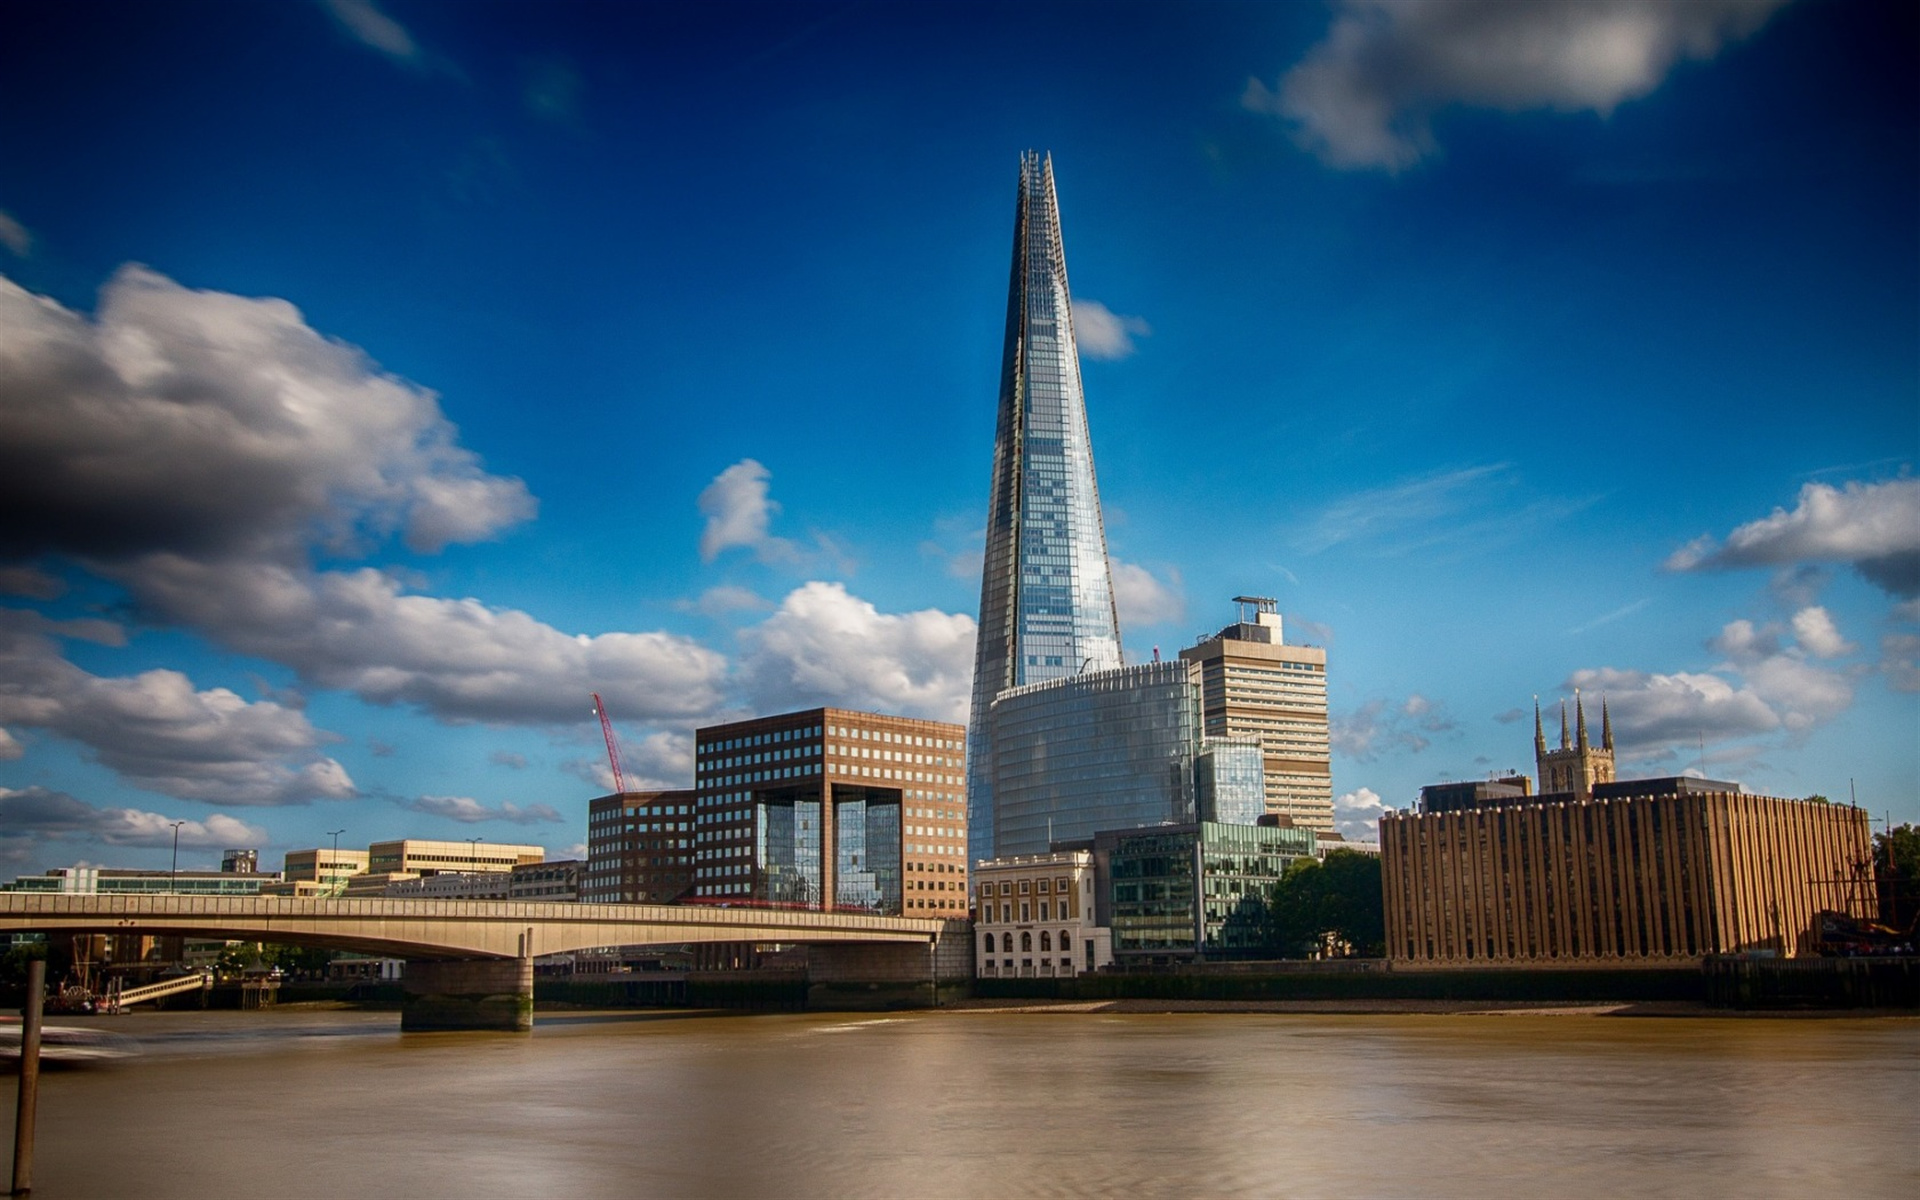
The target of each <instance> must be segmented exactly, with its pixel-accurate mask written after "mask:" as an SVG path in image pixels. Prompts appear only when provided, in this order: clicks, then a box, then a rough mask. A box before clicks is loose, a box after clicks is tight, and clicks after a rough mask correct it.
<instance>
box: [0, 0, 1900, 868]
mask: <svg viewBox="0 0 1920 1200" xmlns="http://www.w3.org/2000/svg"><path fill="white" fill-rule="evenodd" d="M5 20H6V24H7V36H6V37H4V38H0V214H4V215H3V216H0V276H3V277H4V279H3V280H0V422H4V429H0V456H4V459H3V461H0V480H4V481H5V482H0V489H4V493H0V494H4V503H3V504H0V512H4V514H5V515H4V519H3V523H0V589H3V590H4V593H5V595H4V599H0V657H4V659H5V660H6V664H5V669H4V670H0V729H4V731H5V733H4V736H3V737H0V789H4V793H3V794H0V871H5V872H16V871H25V870H38V869H40V868H43V867H47V866H53V865H62V864H68V863H73V862H80V861H86V862H96V863H110V864H125V865H143V864H144V865H164V863H165V862H166V859H167V855H168V849H167V848H168V847H169V846H170V845H171V841H170V839H171V834H172V831H171V827H170V824H169V823H170V822H172V821H176V820H185V821H188V822H189V824H188V825H186V826H183V827H182V845H183V849H182V863H183V865H190V864H192V865H199V864H207V863H210V862H212V861H213V859H214V858H215V857H216V856H217V853H218V850H219V848H220V847H221V846H224V845H258V846H260V847H262V848H263V849H264V850H265V852H266V858H267V859H268V861H269V862H272V863H275V864H277V863H278V860H279V854H280V853H281V852H282V851H284V850H285V849H287V848H291V847H299V846H311V845H315V844H319V843H321V842H322V841H324V840H325V831H327V830H330V829H336V828H342V827H344V828H345V829H346V830H347V831H348V832H347V833H346V834H344V835H343V836H342V839H341V840H342V843H343V844H364V843H365V842H366V841H369V840H373V839H376V838H381V837H392V836H402V835H414V836H440V837H456V838H458V837H469V836H484V837H488V838H493V839H500V840H514V841H522V840H526V841H536V842H540V843H543V844H545V845H547V846H549V847H550V848H551V849H552V850H553V851H555V852H556V853H560V852H565V851H567V850H568V849H569V848H571V847H574V846H576V845H577V844H578V843H579V842H581V841H582V840H583V838H584V825H585V811H586V801H587V799H588V798H589V797H591V796H592V795H595V794H597V793H598V792H599V791H600V790H602V788H603V787H604V775H605V768H604V765H603V757H602V754H601V750H600V746H599V742H598V731H597V728H596V726H595V724H594V721H593V718H592V714H591V711H590V703H589V701H588V698H587V697H588V693H589V692H590V691H593V690H598V691H600V692H601V693H603V694H604V695H605V696H606V697H607V702H608V706H609V708H610V709H611V711H612V712H613V714H614V716H615V717H616V719H617V720H618V724H619V730H620V734H621V738H622V742H623V749H624V753H625V756H626V760H627V766H628V771H629V774H630V775H632V776H635V777H637V778H639V779H641V780H643V781H652V782H656V783H661V784H679V783H684V782H685V781H686V780H687V779H688V777H689V775H690V769H691V755H690V750H691V740H690V731H691V729H692V728H693V727H694V726H695V725H697V724H699V723H702V722H704V721H707V720H710V719H715V718H723V717H728V716H737V715H741V714H747V713H756V712H768V711H778V710H780V709H784V708H788V707H799V706H803V705H814V704H821V703H831V704H841V705H848V706H854V707H865V708H875V709H880V710H883V711H896V712H906V713H912V714H916V715H926V716H935V717H944V718H948V719H954V720H960V719H963V716H964V706H965V703H966V696H967V693H968V674H969V672H970V670H971V664H972V645H973V616H974V610H975V608H976V606H977V604H978V586H979V580H978V556H979V552H980V538H981V534H980V530H981V525H982V522H983V519H984V518H983V512H984V507H985V499H986V488H987V481H988V472H989V468H990V463H991V449H992V435H993V428H992V426H993V418H994V402H995V387H996V383H997V375H998V367H999V355H1000V334H1001V323H1002V318H1003V313H1004V303H1005V287H1006V270H1007V256H1008V252H1009V248H1010V240H1011V233H1010V230H1011V218H1012V212H1013V199H1014V184H1015V178H1016V176H1015V167H1016V159H1017V155H1018V154H1019V152H1020V151H1022V150H1024V149H1027V148H1029V147H1033V148H1038V149H1042V150H1046V151H1050V152H1051V153H1052V154H1053V155H1054V160H1055V170H1056V175H1057V178H1058V181H1059V188H1060V197H1061V204H1062V211H1063V219H1064V223H1065V231H1066V239H1067V259H1068V267H1069V273H1070V278H1071V280H1072V282H1073V287H1074V294H1075V304H1076V317H1077V324H1078V325H1079V328H1080V330H1081V336H1082V355H1083V360H1084V369H1085V377H1086V384H1087V393H1088V405H1089V410H1090V414H1091V422H1092V427H1093V436H1094V448H1095V456H1096V462H1097V464H1098V467H1099V472H1100V482H1101V486H1102V491H1103V499H1104V501H1105V504H1106V512H1107V529H1108V537H1109V541H1110V544H1111V546H1112V550H1113V553H1114V556H1115V559H1116V571H1117V573H1118V575H1119V577H1120V584H1121V622H1122V633H1123V636H1124V638H1125V641H1126V643H1127V647H1128V651H1129V653H1130V654H1131V655H1133V656H1135V657H1143V656H1145V655H1147V654H1149V653H1151V651H1152V649H1153V648H1154V647H1155V646H1158V647H1160V648H1161V649H1162V650H1163V651H1165V652H1169V653H1171V652H1172V651H1173V650H1175V649H1177V648H1178V647H1180V646H1182V645H1185V644H1187V643H1188V642H1190V641H1191V640H1192V639H1193V638H1194V637H1195V636H1196V635H1197V634H1200V633H1203V632H1207V631H1210V630H1212V629H1214V628H1217V627H1218V626H1219V625H1221V624H1223V623H1224V622H1225V621H1226V620H1227V619H1229V618H1230V616H1231V608H1230V606H1229V605H1228V603H1227V598H1228V597H1231V596H1233V595H1236V594H1240V593H1246V592H1252V593H1259V594H1268V595H1273V596H1276V597H1278V598H1279V599H1280V602H1281V607H1282V610H1283V612H1284V613H1285V614H1286V616H1287V619H1288V622H1289V631H1290V633H1291V635H1292V636H1293V638H1294V639H1295V640H1303V641H1311V642H1315V643H1320V644H1325V645H1327V646H1328V648H1329V652H1330V665H1329V680H1330V684H1331V689H1332V696H1333V700H1332V704H1333V711H1334V719H1335V742H1336V746H1337V752H1336V757H1335V762H1334V780H1335V790H1336V792H1337V793H1339V794H1341V796H1342V798H1343V800H1342V805H1343V807H1342V812H1343V815H1344V816H1345V817H1347V818H1348V819H1349V821H1350V822H1352V823H1356V824H1357V823H1360V822H1364V820H1365V819H1366V818H1367V817H1369V816H1370V815H1372V814H1375V813H1377V811H1378V809H1379V806H1380V805H1382V804H1386V805H1392V806H1403V805H1405V804H1407V803H1409V802H1410V801H1411V799H1412V798H1413V796H1414V793H1415V791H1416V790H1417V788H1418V787H1419V785H1421V784H1422V783H1426V782H1432V781H1435V780H1439V779H1443V778H1456V779H1457V778H1468V777H1472V776H1475V775H1479V774H1482V773H1484V772H1486V771H1489V770H1496V769H1501V768H1506V767H1510V766H1514V767H1522V768H1530V767H1531V763H1530V761H1529V754H1530V748H1529V737H1530V733H1531V731H1530V729H1528V728H1527V726H1526V722H1525V721H1524V719H1516V715H1517V714H1520V713H1522V712H1523V711H1527V712H1530V707H1529V706H1530V705H1531V702H1532V697H1533V696H1535V695H1538V696H1539V697H1540V698H1541V700H1542V703H1543V704H1545V705H1547V706H1548V707H1549V709H1550V710H1551V707H1552V706H1553V705H1555V704H1556V703H1557V702H1558V701H1559V700H1560V699H1561V698H1563V697H1567V696H1570V695H1571V694H1572V691H1573V689H1574V688H1575V687H1580V688H1583V689H1585V690H1586V692H1588V693H1590V694H1591V693H1601V694H1604V695H1606V696H1607V697H1608V698H1609V699H1610V702H1611V705H1612V708H1613V712H1614V717H1615V724H1616V727H1617V728H1618V729H1619V731H1620V734H1621V741H1622V758H1623V773H1629V774H1648V775H1659V774H1673V773H1677V772H1680V771H1683V770H1689V769H1693V770H1698V769H1701V767H1702V766H1703V765H1704V768H1705V770H1706V772H1707V773H1708V774H1709V775H1712V776H1714V777H1720V778H1733V779H1738V780H1740V781H1742V782H1743V783H1744V784H1745V785H1746V786H1747V787H1748V788H1749V789H1750V790H1754V791H1761V792H1768V793H1773V794H1781V795H1794V796H1798V795H1806V794H1809V793H1814V792H1820V793H1825V794H1828V795H1830V796H1834V797H1836V798H1839V797H1844V796H1845V795H1847V794H1848V791H1849V788H1850V787H1855V788H1857V789H1858V794H1859V797H1860V799H1861V801H1862V803H1864V804H1866V805H1867V806H1868V807H1869V808H1871V809H1872V810H1873V811H1874V812H1875V813H1881V812H1885V811H1891V812H1892V813H1893V815H1894V818H1895V820H1914V819H1920V798H1917V793H1920V693H1917V692H1916V689H1920V599H1917V597H1920V481H1916V479H1915V478H1914V476H1913V474H1912V468H1913V464H1914V461H1915V459H1916V457H1917V456H1920V374H1917V372H1916V367H1917V366H1920V363H1917V362H1916V358H1917V354H1916V330H1917V329H1920V229H1917V226H1916V218H1915V213H1916V212H1917V211H1920V206H1917V204H1916V201H1920V161H1917V160H1920V150H1917V149H1916V147H1920V137H1916V132H1917V131H1916V128H1915V125H1916V114H1920V95H1917V94H1916V93H1917V92H1920V85H1917V84H1916V73H1915V72H1914V71H1913V68H1912V61H1911V50H1912V47H1913V45H1914V44H1915V36H1916V32H1920V31H1917V30H1916V18H1915V15H1914V12H1913V10H1912V7H1911V6H1910V5H1904V4H1897V3H1875V2H1860V3H1839V2H1831V0H1830V2H1822V0H1801V2H1798V3H1792V4H1785V5H1782V4H1779V3H1774V2H1772V0H1697V2H1696V3H1691V4H1686V5H1644V4H1638V3H1634V2H1633V0H1567V2H1566V3H1562V4H1558V5H1538V4H1527V3H1506V2H1504V0H1444V2H1433V3H1427V4H1419V5H1404V4H1395V3H1386V2H1380V3H1375V2H1373V0H1351V2H1346V3H1335V4H1331V5H1325V6H1322V5H1314V4H1306V3H1302V4H1294V5H1253V4H1248V5H1228V4H1218V5H1197V6H1195V5H1180V6H1175V5H1138V6H1133V5H1097V6H1096V5H1060V6H1048V5H986V4H970V5H956V6H940V5H893V4H865V5H862V4H848V5H836V6H804V5H749V6H725V5H715V6H700V7H698V8H693V7H684V8H683V7H675V8H665V7H654V6H646V5H624V4H623V5H615V4H596V5H567V4H542V5H521V4H509V3H497V4H486V5H477V4H447V3H439V4H436V3H411V2H406V0H380V2H379V3H378V4H374V3H367V2H365V0H334V2H332V3H288V4H278V5H262V4H254V3H233V4H208V3H184V4H176V5H166V6H161V5H136V6H125V5H112V6H104V7H103V6H94V5H88V4H84V3H75V4H36V3H18V4H13V5H10V6H9V7H8V11H7V15H6V18H5ZM1703 751H1704V757H1703Z"/></svg>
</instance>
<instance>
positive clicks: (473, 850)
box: [467, 837, 482, 874]
mask: <svg viewBox="0 0 1920 1200" xmlns="http://www.w3.org/2000/svg"><path fill="white" fill-rule="evenodd" d="M481 840H482V839H480V838H477V837H470V838H468V839H467V872H468V873H469V874H471V873H473V872H475V871H478V870H479V869H480V842H481Z"/></svg>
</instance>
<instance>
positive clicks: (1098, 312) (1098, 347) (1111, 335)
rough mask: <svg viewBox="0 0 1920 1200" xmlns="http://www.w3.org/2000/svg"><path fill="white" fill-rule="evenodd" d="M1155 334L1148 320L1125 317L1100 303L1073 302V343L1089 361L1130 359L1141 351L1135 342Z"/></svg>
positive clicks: (1096, 301) (1091, 301)
mask: <svg viewBox="0 0 1920 1200" xmlns="http://www.w3.org/2000/svg"><path fill="white" fill-rule="evenodd" d="M1152 332H1153V326H1151V325H1149V324H1147V322H1146V320H1145V318H1142V317H1127V316H1122V315H1121V314H1119V313H1116V312H1114V311H1113V310H1112V309H1110V308H1108V307H1107V306H1106V305H1104V304H1102V303H1100V302H1099V301H1098V300H1075V301H1073V340H1074V344H1075V345H1076V346H1078V347H1079V348H1080V353H1081V354H1082V355H1083V356H1085V357H1087V358H1097V359H1102V360H1105V361H1115V360H1118V359H1122V358H1126V357H1128V356H1129V355H1131V354H1132V353H1133V352H1134V351H1135V350H1137V349H1139V347H1138V346H1135V345H1134V344H1133V339H1134V338H1137V337H1146V336H1147V335H1148V334H1151V333H1152Z"/></svg>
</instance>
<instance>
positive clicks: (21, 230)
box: [0, 212, 33, 258]
mask: <svg viewBox="0 0 1920 1200" xmlns="http://www.w3.org/2000/svg"><path fill="white" fill-rule="evenodd" d="M0 246H5V247H6V248H7V249H9V250H11V251H13V253H14V254H15V256H16V257H19V258H25V257H26V256H27V255H28V254H29V253H30V252H31V251H32V250H33V235H32V234H31V233H28V232H27V227H26V226H25V225H22V224H21V223H20V222H19V221H17V220H15V219H14V218H13V216H12V215H11V214H9V213H6V212H0Z"/></svg>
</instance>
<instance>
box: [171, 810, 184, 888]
mask: <svg viewBox="0 0 1920 1200" xmlns="http://www.w3.org/2000/svg"><path fill="white" fill-rule="evenodd" d="M169 824H171V825H172V826H173V867H172V868H171V869H170V870H169V871H168V872H167V891H169V892H177V891H179V890H180V827H181V826H182V825H185V824H186V822H185V821H172V822H169Z"/></svg>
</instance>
